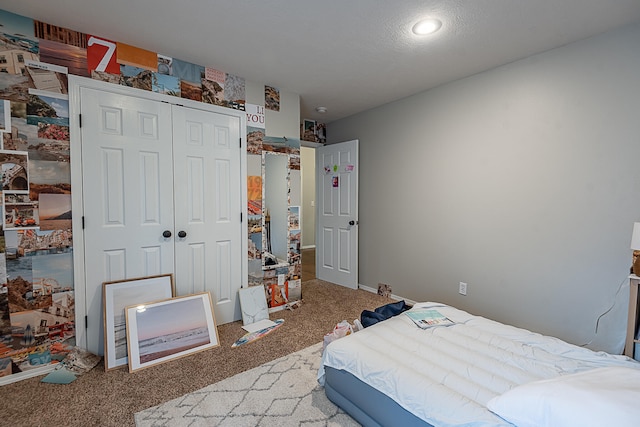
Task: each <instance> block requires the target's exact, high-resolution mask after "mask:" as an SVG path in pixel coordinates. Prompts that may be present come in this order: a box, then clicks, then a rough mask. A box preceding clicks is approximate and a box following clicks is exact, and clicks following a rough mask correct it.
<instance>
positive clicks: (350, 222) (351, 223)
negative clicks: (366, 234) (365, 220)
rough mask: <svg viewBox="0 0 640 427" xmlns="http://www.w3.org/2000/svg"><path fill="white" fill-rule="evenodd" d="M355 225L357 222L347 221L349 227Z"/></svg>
mask: <svg viewBox="0 0 640 427" xmlns="http://www.w3.org/2000/svg"><path fill="white" fill-rule="evenodd" d="M357 223H358V222H357V221H354V220H351V221H349V225H356V224H357Z"/></svg>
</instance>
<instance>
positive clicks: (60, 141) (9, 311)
mask: <svg viewBox="0 0 640 427" xmlns="http://www.w3.org/2000/svg"><path fill="white" fill-rule="evenodd" d="M0 24H1V26H0V68H2V69H1V70H0V71H1V72H0V136H1V140H0V178H1V179H0V181H1V182H2V199H1V200H2V213H3V222H2V231H1V237H0V377H2V376H7V375H12V374H17V373H20V372H24V371H28V370H30V369H34V368H38V367H40V366H42V365H46V364H50V363H52V362H53V361H59V360H62V359H63V358H64V357H65V356H66V354H67V353H68V352H69V351H70V350H71V349H72V348H73V346H74V345H75V294H74V283H73V238H72V231H71V173H70V137H71V135H70V129H69V99H68V84H67V76H68V73H69V72H70V70H71V72H74V73H77V74H80V75H88V72H87V71H86V59H85V60H84V61H82V60H79V57H80V55H78V52H79V51H80V50H82V49H83V47H82V46H75V45H70V44H67V42H80V44H82V40H83V38H81V37H78V34H77V33H74V32H71V31H68V30H64V29H60V31H55V34H56V36H55V39H53V38H50V37H49V36H50V35H52V32H51V27H50V26H46V25H43V24H42V23H41V22H38V21H33V20H31V19H29V18H25V17H21V16H18V15H14V14H10V13H8V12H4V11H0ZM84 48H85V49H86V46H85V47H84ZM85 56H86V55H85ZM83 70H84V71H83Z"/></svg>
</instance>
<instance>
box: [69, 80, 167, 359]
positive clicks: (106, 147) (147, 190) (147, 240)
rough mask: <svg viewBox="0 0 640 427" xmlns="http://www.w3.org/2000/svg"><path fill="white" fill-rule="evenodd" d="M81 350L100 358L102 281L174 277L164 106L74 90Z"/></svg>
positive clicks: (85, 89)
mask: <svg viewBox="0 0 640 427" xmlns="http://www.w3.org/2000/svg"><path fill="white" fill-rule="evenodd" d="M80 103H81V109H82V110H81V111H82V118H83V123H82V127H81V134H82V164H83V172H82V175H83V186H84V192H85V196H84V207H83V217H84V223H85V226H84V227H85V229H84V240H85V245H84V246H85V251H84V256H85V265H86V268H85V277H86V282H85V283H86V298H87V303H86V304H87V307H86V312H87V325H88V330H87V349H88V350H89V351H92V352H94V353H97V354H103V343H104V338H103V327H102V324H103V322H102V311H103V309H102V283H103V282H105V281H112V280H120V279H125V278H134V277H142V276H150V275H157V274H164V273H172V272H173V266H174V242H173V239H172V238H169V239H167V238H164V237H163V232H164V231H165V230H170V231H173V226H174V218H173V164H172V158H173V155H172V131H171V107H170V106H169V105H168V104H163V103H160V102H154V101H150V100H144V99H139V98H136V97H130V96H125V95H121V94H113V93H109V92H103V91H98V90H94V89H89V88H84V87H83V88H81V89H80Z"/></svg>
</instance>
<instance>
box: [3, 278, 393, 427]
mask: <svg viewBox="0 0 640 427" xmlns="http://www.w3.org/2000/svg"><path fill="white" fill-rule="evenodd" d="M302 297H303V300H304V304H303V305H302V307H301V308H299V309H297V310H294V311H280V312H277V313H273V314H272V315H271V319H277V318H283V319H285V322H284V324H283V325H282V326H281V327H280V328H279V329H278V330H276V331H274V332H272V333H271V334H269V335H267V336H265V337H264V338H262V339H260V340H258V341H255V342H253V343H249V344H245V345H243V346H240V347H237V348H231V345H232V344H233V343H234V342H235V341H236V340H237V339H238V338H239V337H241V336H242V335H244V333H245V331H244V330H243V329H242V328H241V326H242V322H240V321H238V322H234V323H229V324H226V325H220V326H218V335H219V339H220V346H219V347H217V348H214V349H211V350H208V351H204V352H201V353H197V354H194V355H191V356H188V357H184V358H181V359H177V360H175V361H171V362H168V363H164V364H160V365H156V366H152V367H149V368H147V369H143V370H140V371H137V372H134V373H131V374H130V373H129V372H128V371H127V369H126V367H123V368H121V369H115V370H112V371H109V372H104V366H103V365H102V363H100V364H99V365H98V366H97V367H96V368H94V369H93V370H92V371H90V372H88V373H86V374H84V375H82V376H80V377H79V378H78V379H77V380H76V381H75V382H73V383H71V384H68V385H54V384H45V383H42V382H40V380H41V379H42V377H38V378H30V379H26V380H23V381H20V382H17V383H13V384H9V385H6V386H2V387H1V388H0V393H1V396H2V397H1V398H0V414H1V415H0V424H3V425H4V424H5V423H6V424H7V425H11V426H15V427H19V426H49V425H63V426H69V427H74V426H83V427H84V426H118V427H121V426H134V425H135V423H134V417H133V416H134V414H135V413H136V412H139V411H142V410H144V409H147V408H150V407H152V406H156V405H159V404H161V403H164V402H167V401H169V400H172V399H175V398H177V397H180V396H183V395H185V394H187V393H191V392H194V391H196V390H199V389H201V388H203V387H206V386H208V385H210V384H214V383H217V382H219V381H221V380H223V379H225V378H228V377H231V376H233V375H235V374H238V373H240V372H243V371H246V370H249V369H252V368H255V367H257V366H259V365H262V364H263V363H265V362H268V361H272V360H274V359H277V358H279V357H282V356H285V355H287V354H289V353H293V352H296V351H298V350H301V349H303V348H306V347H309V346H311V345H312V344H316V343H318V342H320V341H322V338H323V336H324V334H326V333H327V332H330V331H331V330H332V329H333V327H334V326H335V324H336V323H338V322H339V321H341V320H344V319H346V320H348V321H349V322H353V319H356V318H359V317H360V313H361V312H362V310H365V309H368V310H372V309H374V308H376V307H379V306H381V305H383V304H386V303H388V302H391V300H390V299H388V298H384V297H381V296H379V295H376V294H373V293H370V292H367V291H363V290H351V289H346V288H343V287H341V286H337V285H333V284H331V283H327V282H322V281H319V280H310V281H307V282H304V283H303V284H302Z"/></svg>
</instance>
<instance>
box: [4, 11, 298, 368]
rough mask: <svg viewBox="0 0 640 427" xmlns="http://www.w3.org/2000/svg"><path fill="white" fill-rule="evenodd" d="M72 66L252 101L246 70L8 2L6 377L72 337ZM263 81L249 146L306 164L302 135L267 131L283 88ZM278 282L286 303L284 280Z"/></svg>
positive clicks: (258, 246)
mask: <svg viewBox="0 0 640 427" xmlns="http://www.w3.org/2000/svg"><path fill="white" fill-rule="evenodd" d="M69 75H76V76H82V77H87V78H92V79H95V80H101V81H105V82H109V83H112V84H117V85H123V86H129V87H134V88H139V89H142V90H147V91H153V92H157V93H161V94H165V95H170V96H175V97H180V98H184V99H190V100H195V101H199V102H205V103H211V104H215V105H219V106H222V107H226V108H233V109H238V110H242V111H245V104H246V99H245V98H246V95H245V86H246V85H245V80H244V79H243V78H241V77H238V76H234V75H231V74H228V73H226V72H223V71H219V70H216V69H213V68H207V67H204V66H201V65H197V64H193V63H190V62H186V61H182V60H180V59H178V58H173V57H170V56H167V55H162V54H159V53H157V52H151V51H147V50H144V49H141V48H138V47H135V46H130V45H127V44H125V43H121V42H118V41H115V40H108V39H105V38H102V37H100V36H98V35H93V34H87V33H83V32H79V31H75V30H73V29H67V28H64V27H58V26H54V25H51V24H48V23H46V22H42V21H38V20H34V19H31V18H29V17H24V16H20V15H16V14H13V13H10V12H7V11H4V10H0V171H1V172H0V173H1V174H2V176H1V178H2V199H1V201H2V202H1V203H2V213H3V216H4V219H3V223H2V230H1V233H2V236H1V241H0V244H1V247H0V284H1V287H0V377H2V376H6V375H12V374H17V373H20V372H23V371H27V370H29V369H33V368H37V367H40V366H41V365H43V364H48V363H51V362H52V361H55V360H59V359H60V358H63V357H64V355H65V354H66V353H67V352H69V351H70V349H71V348H73V346H74V345H75V324H74V319H75V297H74V288H73V280H72V277H73V274H72V273H73V262H72V259H73V237H72V230H71V218H72V212H71V166H70V161H71V158H70V157H71V156H70V140H71V129H70V126H69V110H70V106H69V95H68V93H69V84H68V76H69ZM264 92H265V101H264V104H263V105H260V106H255V108H253V110H252V113H255V115H256V117H257V120H256V121H255V122H252V123H250V124H249V126H248V129H249V130H250V131H248V133H249V135H247V140H248V141H249V143H248V147H249V148H248V152H249V154H253V155H261V154H262V151H263V150H265V149H266V150H271V151H274V152H283V153H286V154H288V155H289V161H290V167H291V168H296V167H297V168H298V169H299V144H297V142H295V141H293V142H292V141H287V140H286V138H283V139H282V140H280V139H278V138H267V137H266V136H265V126H264V110H265V109H268V110H270V111H276V112H277V111H279V110H280V91H279V90H278V89H277V88H274V87H270V86H266V87H265V91H264ZM264 141H266V142H267V143H266V145H265V144H264ZM265 147H266V148H265ZM254 175H256V176H258V177H259V176H260V175H261V173H260V172H259V171H258V172H257V173H255V174H254ZM252 185H254V186H256V188H257V186H262V182H254V183H253V184H252ZM261 194H262V193H261V192H260V197H256V198H252V199H250V200H249V213H250V218H249V222H250V224H251V225H250V227H251V229H250V234H249V235H250V236H251V238H250V241H251V242H254V244H253V245H250V249H249V252H250V260H249V263H250V273H249V277H250V278H249V282H250V284H256V285H257V284H260V285H262V286H264V284H265V280H266V279H265V277H264V274H263V273H264V271H263V266H262V258H263V257H262V254H263V251H264V248H263V244H262V233H263V232H264V230H262V227H263V225H262V224H263V220H264V217H263V211H262V203H263V200H262V195H261ZM294 258H295V257H294ZM296 269H297V270H296ZM286 270H287V272H286V278H287V280H286V282H287V283H289V281H291V280H295V276H296V275H298V277H299V267H296V265H295V264H294V265H290V266H289V267H287V268H286ZM283 274H284V273H283ZM276 279H277V276H276ZM276 286H278V284H277V282H276ZM287 286H288V285H287ZM280 288H282V286H280ZM274 290H275V289H271V298H270V301H273V304H279V303H280V302H281V300H280V298H279V297H278V295H280V296H283V295H285V298H286V295H287V291H285V292H284V293H283V292H282V290H281V289H279V290H278V292H275V293H274V292H273V291H274ZM265 296H266V297H267V296H269V290H268V289H267V288H265Z"/></svg>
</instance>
